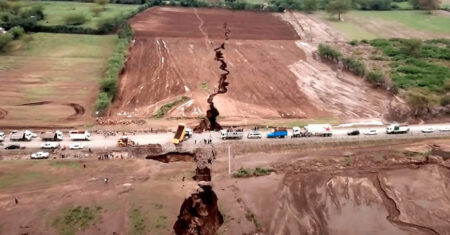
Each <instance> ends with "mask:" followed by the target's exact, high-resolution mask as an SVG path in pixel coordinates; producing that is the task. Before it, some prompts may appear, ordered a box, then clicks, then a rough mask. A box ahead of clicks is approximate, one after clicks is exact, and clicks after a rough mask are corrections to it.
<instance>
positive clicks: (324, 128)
mask: <svg viewBox="0 0 450 235" xmlns="http://www.w3.org/2000/svg"><path fill="white" fill-rule="evenodd" d="M332 131H333V128H332V127H331V125H330V124H309V125H306V126H305V127H304V128H300V127H297V126H295V127H293V128H292V137H293V138H295V137H311V136H323V137H329V136H332V135H333V132H332Z"/></svg>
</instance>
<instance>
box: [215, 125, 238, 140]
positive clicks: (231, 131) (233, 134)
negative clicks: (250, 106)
mask: <svg viewBox="0 0 450 235" xmlns="http://www.w3.org/2000/svg"><path fill="white" fill-rule="evenodd" d="M220 133H221V137H222V139H223V140H225V139H242V137H244V129H242V128H227V129H223V130H220Z"/></svg>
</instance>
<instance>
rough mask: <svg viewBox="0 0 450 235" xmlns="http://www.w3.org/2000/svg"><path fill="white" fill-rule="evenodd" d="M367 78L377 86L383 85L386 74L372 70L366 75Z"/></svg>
mask: <svg viewBox="0 0 450 235" xmlns="http://www.w3.org/2000/svg"><path fill="white" fill-rule="evenodd" d="M366 80H367V81H368V82H369V83H370V84H372V85H375V86H382V85H384V83H385V80H384V74H383V73H382V72H381V71H379V70H375V71H370V72H369V73H368V74H367V76H366Z"/></svg>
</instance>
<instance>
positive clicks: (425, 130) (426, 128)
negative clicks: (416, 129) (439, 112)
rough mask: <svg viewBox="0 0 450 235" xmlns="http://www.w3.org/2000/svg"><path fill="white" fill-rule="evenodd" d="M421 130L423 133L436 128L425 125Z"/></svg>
mask: <svg viewBox="0 0 450 235" xmlns="http://www.w3.org/2000/svg"><path fill="white" fill-rule="evenodd" d="M421 131H422V133H433V132H434V129H433V127H424V128H423V129H422V130H421Z"/></svg>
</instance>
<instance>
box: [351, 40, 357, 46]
mask: <svg viewBox="0 0 450 235" xmlns="http://www.w3.org/2000/svg"><path fill="white" fill-rule="evenodd" d="M349 44H350V45H352V46H356V45H358V40H351V41H350V42H349Z"/></svg>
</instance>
